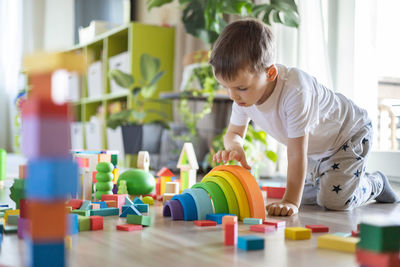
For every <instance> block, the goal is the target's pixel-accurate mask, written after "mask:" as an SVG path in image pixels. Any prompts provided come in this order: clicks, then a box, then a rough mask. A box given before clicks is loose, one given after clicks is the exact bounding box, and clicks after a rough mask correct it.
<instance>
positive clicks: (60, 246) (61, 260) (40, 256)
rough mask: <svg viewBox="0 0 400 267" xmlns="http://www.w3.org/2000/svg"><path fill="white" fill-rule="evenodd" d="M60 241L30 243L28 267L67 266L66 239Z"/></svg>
mask: <svg viewBox="0 0 400 267" xmlns="http://www.w3.org/2000/svg"><path fill="white" fill-rule="evenodd" d="M58 240H59V241H54V240H52V241H50V242H35V241H29V242H28V241H27V242H28V247H29V249H28V255H29V258H30V262H29V264H28V266H67V265H66V256H65V255H66V253H65V241H64V237H63V238H61V239H58Z"/></svg>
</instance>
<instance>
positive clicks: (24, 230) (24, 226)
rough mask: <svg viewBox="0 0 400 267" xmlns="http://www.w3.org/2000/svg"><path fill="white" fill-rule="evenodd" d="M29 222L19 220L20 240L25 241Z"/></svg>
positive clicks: (23, 219) (22, 219)
mask: <svg viewBox="0 0 400 267" xmlns="http://www.w3.org/2000/svg"><path fill="white" fill-rule="evenodd" d="M28 223H29V220H28V219H26V218H18V238H19V239H23V238H24V237H25V235H26V233H27V228H28Z"/></svg>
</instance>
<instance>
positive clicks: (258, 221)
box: [243, 218, 262, 224]
mask: <svg viewBox="0 0 400 267" xmlns="http://www.w3.org/2000/svg"><path fill="white" fill-rule="evenodd" d="M243 223H244V224H262V219H258V218H244V219H243Z"/></svg>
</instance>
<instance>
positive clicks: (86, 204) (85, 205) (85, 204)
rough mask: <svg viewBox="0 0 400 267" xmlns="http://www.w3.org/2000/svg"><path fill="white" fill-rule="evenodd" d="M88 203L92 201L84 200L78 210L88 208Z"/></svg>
mask: <svg viewBox="0 0 400 267" xmlns="http://www.w3.org/2000/svg"><path fill="white" fill-rule="evenodd" d="M90 204H92V201H90V200H84V201H83V203H82V205H81V207H80V208H79V209H80V210H90Z"/></svg>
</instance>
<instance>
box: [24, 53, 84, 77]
mask: <svg viewBox="0 0 400 267" xmlns="http://www.w3.org/2000/svg"><path fill="white" fill-rule="evenodd" d="M58 69H65V70H68V71H76V72H79V73H84V72H85V71H86V64H85V60H84V57H83V55H80V54H75V53H72V52H69V53H45V52H41V53H35V54H32V55H28V56H26V57H25V58H24V62H23V70H24V71H26V72H27V73H28V74H40V73H49V72H53V71H55V70H58Z"/></svg>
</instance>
